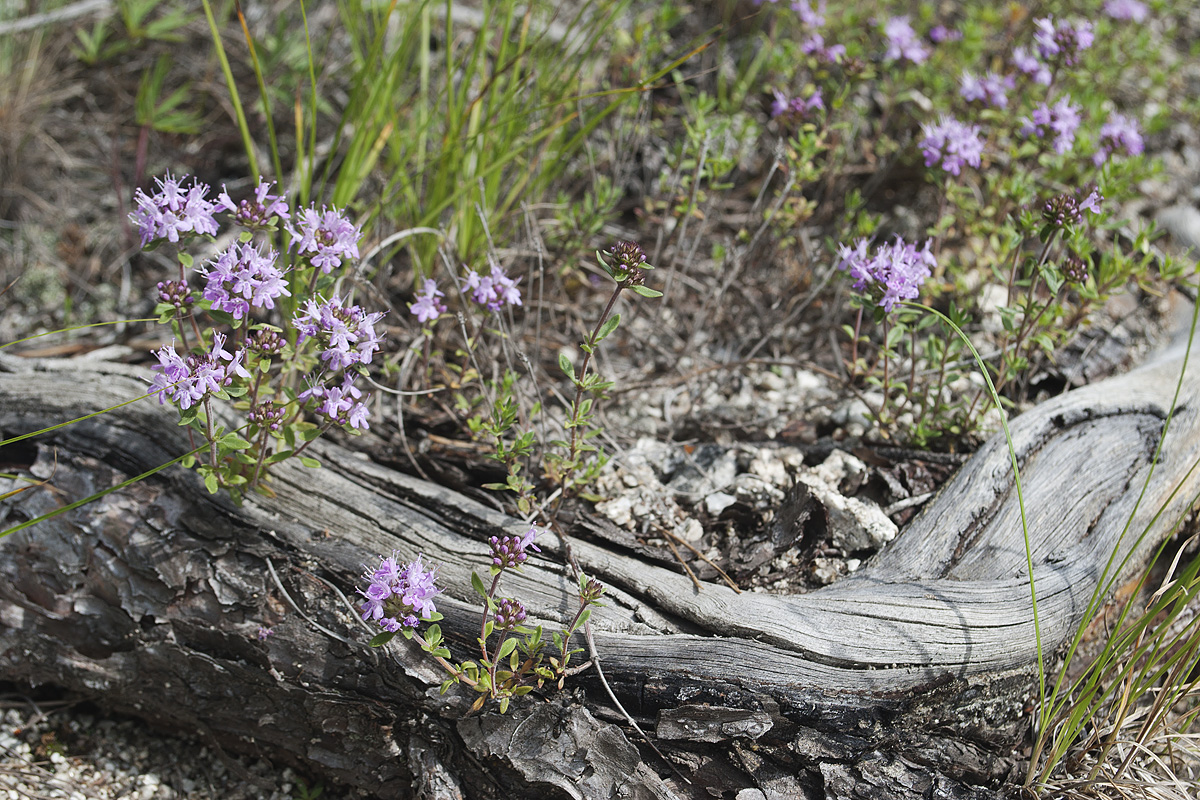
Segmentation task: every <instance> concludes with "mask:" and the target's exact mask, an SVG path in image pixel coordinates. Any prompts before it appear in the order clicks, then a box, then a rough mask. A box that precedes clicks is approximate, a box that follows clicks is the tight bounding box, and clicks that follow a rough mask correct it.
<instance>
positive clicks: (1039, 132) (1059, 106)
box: [1021, 97, 1082, 154]
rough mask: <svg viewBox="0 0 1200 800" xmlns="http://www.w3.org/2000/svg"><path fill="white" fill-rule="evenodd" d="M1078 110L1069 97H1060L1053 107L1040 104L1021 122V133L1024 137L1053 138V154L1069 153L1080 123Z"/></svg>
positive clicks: (1073, 144)
mask: <svg viewBox="0 0 1200 800" xmlns="http://www.w3.org/2000/svg"><path fill="white" fill-rule="evenodd" d="M1079 112H1080V108H1079V106H1077V105H1075V103H1073V102H1071V98H1070V97H1062V98H1061V99H1059V101H1058V102H1057V103H1055V104H1054V105H1049V104H1048V103H1041V104H1039V105H1038V106H1037V107H1036V108H1034V109H1033V113H1032V114H1031V115H1030V116H1029V117H1026V118H1025V119H1024V120H1023V121H1022V126H1021V133H1023V134H1024V135H1026V136H1037V137H1038V138H1045V137H1048V136H1051V135H1052V136H1053V137H1054V152H1056V153H1059V154H1062V153H1069V152H1070V151H1071V148H1073V147H1074V146H1075V132H1076V131H1077V130H1079V123H1080V122H1081V121H1082V118H1081V116H1080V113H1079Z"/></svg>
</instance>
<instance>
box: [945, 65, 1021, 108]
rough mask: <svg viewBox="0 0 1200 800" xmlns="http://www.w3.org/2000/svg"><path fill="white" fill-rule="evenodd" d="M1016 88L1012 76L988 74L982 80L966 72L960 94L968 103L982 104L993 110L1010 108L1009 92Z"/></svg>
mask: <svg viewBox="0 0 1200 800" xmlns="http://www.w3.org/2000/svg"><path fill="white" fill-rule="evenodd" d="M1015 86H1016V81H1015V80H1014V79H1013V77H1012V76H1011V75H997V74H996V73H995V72H988V73H987V74H986V75H984V76H983V77H982V78H977V77H975V75H974V74H972V73H970V72H964V73H963V74H962V78H960V79H959V90H958V93H959V94H960V95H962V98H963V99H964V100H966V101H967V102H968V103H974V102H980V103H983V104H984V105H989V106H991V107H992V108H1008V92H1009V90H1010V89H1012V88H1013V87H1015Z"/></svg>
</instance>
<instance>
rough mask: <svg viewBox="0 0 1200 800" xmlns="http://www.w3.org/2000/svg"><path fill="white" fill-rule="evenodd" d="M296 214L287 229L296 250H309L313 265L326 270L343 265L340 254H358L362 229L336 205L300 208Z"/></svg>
mask: <svg viewBox="0 0 1200 800" xmlns="http://www.w3.org/2000/svg"><path fill="white" fill-rule="evenodd" d="M297 216H298V219H297V220H296V224H295V226H289V227H288V229H287V230H288V233H289V234H291V236H292V238H293V242H292V244H293V245H294V246H295V248H296V251H297V252H299V253H311V254H312V255H311V256H310V257H309V261H310V262H311V263H312V265H313V266H314V267H316V268H317V269H319V270H321V271H322V272H324V273H326V274H329V273H330V272H332V271H333V270H334V269H336V268H337V267H340V266H341V265H342V259H343V258H358V240H359V239H360V238H362V232H361V231H360V230H359V229H358V228H356V227H355V226H354V223H352V222H351V221H350V220H348V219H347V218H346V217H344V216H342V213H341V212H340V211H338V210H337V209H336V208H325V207H322V208H321V210H320V211H317V208H316V206H312V207H310V208H302V209H300V210H299V211H298V212H297Z"/></svg>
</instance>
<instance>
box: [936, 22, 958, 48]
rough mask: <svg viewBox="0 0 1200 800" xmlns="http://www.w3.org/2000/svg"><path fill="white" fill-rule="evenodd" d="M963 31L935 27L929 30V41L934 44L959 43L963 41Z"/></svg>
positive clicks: (941, 26) (939, 26) (940, 26)
mask: <svg viewBox="0 0 1200 800" xmlns="http://www.w3.org/2000/svg"><path fill="white" fill-rule="evenodd" d="M962 37H963V35H962V31H956V30H952V29H950V28H947V27H946V26H945V25H934V26H933V27H932V28H930V29H929V41H931V42H933V43H934V44H941V43H942V42H957V41H960V40H961V39H962Z"/></svg>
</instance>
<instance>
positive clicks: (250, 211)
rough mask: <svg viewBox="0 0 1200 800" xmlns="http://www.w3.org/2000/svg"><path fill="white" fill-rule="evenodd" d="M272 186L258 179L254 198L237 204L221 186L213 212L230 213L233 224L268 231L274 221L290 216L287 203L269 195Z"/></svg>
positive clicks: (281, 198)
mask: <svg viewBox="0 0 1200 800" xmlns="http://www.w3.org/2000/svg"><path fill="white" fill-rule="evenodd" d="M274 185H275V182H274V181H266V182H264V181H263V179H262V178H259V179H258V185H257V186H256V187H255V188H254V197H253V198H249V197H247V198H245V199H244V200H242V201H241V202H240V203H237V204H234V202H233V199H232V198H231V197H230V196H229V190H228V189H226V188H225V187H224V186H222V187H221V193H220V194H219V195H217V203H216V206H215V210H217V211H229V212H232V213H233V220H234V222H236V223H237V224H239V225H242V226H244V227H246V228H251V229H262V230H270V229H271V226H272V225H273V224H274V223H275V220H276V219H282V220H288V219H291V216H292V215H291V212H290V211H289V210H288V205H287V201H286V200H284V198H283V197H282V196H281V195H276V194H271V187H272V186H274Z"/></svg>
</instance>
